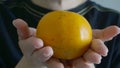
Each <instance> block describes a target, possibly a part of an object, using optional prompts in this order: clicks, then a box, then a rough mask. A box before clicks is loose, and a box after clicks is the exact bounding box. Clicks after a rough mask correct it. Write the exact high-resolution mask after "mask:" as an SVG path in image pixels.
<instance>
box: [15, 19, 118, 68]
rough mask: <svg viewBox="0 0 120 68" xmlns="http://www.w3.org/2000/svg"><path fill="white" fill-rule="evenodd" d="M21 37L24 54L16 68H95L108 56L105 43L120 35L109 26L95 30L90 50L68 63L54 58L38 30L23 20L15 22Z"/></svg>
mask: <svg viewBox="0 0 120 68" xmlns="http://www.w3.org/2000/svg"><path fill="white" fill-rule="evenodd" d="M13 25H14V26H15V27H16V29H17V32H18V36H19V46H20V48H21V50H22V52H23V58H22V59H21V61H20V62H19V63H18V64H17V66H16V68H80V67H81V68H95V67H94V64H99V63H100V62H101V59H102V56H107V53H108V49H107V47H106V46H105V44H104V42H105V41H109V40H111V39H112V38H113V37H115V36H116V35H118V34H119V33H120V28H119V27H117V26H109V27H107V28H105V29H102V30H99V29H95V30H93V40H92V43H91V47H90V48H89V50H88V51H87V52H86V53H85V54H84V55H83V57H79V58H77V59H74V60H71V61H66V60H62V61H60V60H58V59H57V58H53V57H52V55H53V53H54V52H53V50H52V48H51V47H50V46H47V47H43V46H44V42H43V41H42V39H39V38H36V36H35V33H36V29H34V28H30V27H28V25H27V23H26V22H25V21H23V20H21V19H16V20H14V21H13Z"/></svg>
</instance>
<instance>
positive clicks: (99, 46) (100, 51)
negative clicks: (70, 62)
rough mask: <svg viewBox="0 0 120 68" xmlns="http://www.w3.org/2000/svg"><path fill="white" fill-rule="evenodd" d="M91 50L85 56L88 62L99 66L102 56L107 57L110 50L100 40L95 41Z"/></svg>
mask: <svg viewBox="0 0 120 68" xmlns="http://www.w3.org/2000/svg"><path fill="white" fill-rule="evenodd" d="M90 48H91V49H89V50H88V51H87V52H86V53H85V54H84V56H83V57H84V59H85V60H86V61H88V62H91V63H95V64H99V63H100V62H101V59H102V56H107V53H108V48H107V47H106V46H105V45H104V42H103V41H101V40H100V39H93V40H92V43H91V47H90Z"/></svg>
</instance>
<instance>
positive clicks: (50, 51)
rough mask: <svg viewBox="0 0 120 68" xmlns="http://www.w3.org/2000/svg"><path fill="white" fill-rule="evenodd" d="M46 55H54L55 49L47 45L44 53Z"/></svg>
mask: <svg viewBox="0 0 120 68" xmlns="http://www.w3.org/2000/svg"><path fill="white" fill-rule="evenodd" d="M43 55H44V56H45V57H49V56H52V55H53V51H52V49H51V48H50V47H47V50H46V51H45V52H44V53H43Z"/></svg>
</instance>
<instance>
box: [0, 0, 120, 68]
mask: <svg viewBox="0 0 120 68" xmlns="http://www.w3.org/2000/svg"><path fill="white" fill-rule="evenodd" d="M50 11H52V10H48V9H45V8H41V7H38V6H37V5H34V4H33V3H32V2H31V1H29V0H25V1H22V0H21V1H19V2H16V1H12V0H11V1H9V0H8V1H6V2H4V3H3V2H0V68H14V67H15V65H16V64H17V63H18V62H19V60H20V59H21V57H22V53H21V51H20V49H19V46H18V38H17V33H16V29H15V28H14V26H13V25H12V21H13V20H14V19H16V18H21V19H23V20H25V21H26V22H27V23H28V25H29V26H30V27H34V28H36V25H37V23H38V21H39V19H40V18H41V17H42V16H43V15H45V14H46V13H48V12H50ZM69 11H73V12H76V13H79V14H81V15H83V16H84V17H85V18H86V19H87V20H88V21H89V23H90V24H91V26H92V28H93V29H103V28H105V27H108V26H110V25H117V26H120V14H119V13H118V12H117V11H115V10H112V9H108V8H104V7H102V6H100V5H98V4H96V3H94V2H91V1H89V0H88V1H87V2H86V3H84V4H82V5H80V6H78V7H76V8H73V9H71V10H69ZM105 44H106V46H107V47H108V49H109V53H108V56H107V57H103V59H102V62H101V64H97V65H96V68H120V35H118V36H117V37H115V38H113V40H111V41H108V42H105Z"/></svg>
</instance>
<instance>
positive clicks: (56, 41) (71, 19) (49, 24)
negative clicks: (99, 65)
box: [36, 11, 92, 60]
mask: <svg viewBox="0 0 120 68" xmlns="http://www.w3.org/2000/svg"><path fill="white" fill-rule="evenodd" d="M36 35H37V37H38V38H41V39H42V40H43V41H44V45H45V46H47V45H49V46H51V47H52V48H53V51H54V55H53V56H54V57H56V58H60V59H65V60H71V59H75V58H78V57H80V56H82V55H83V54H84V53H85V51H86V50H87V49H88V48H89V45H90V43H91V40H92V29H91V26H90V24H89V23H88V21H87V20H86V19H85V18H84V17H83V16H81V15H80V14H78V13H74V12H70V11H53V12H49V13H48V14H46V15H45V16H43V17H42V19H41V20H40V21H39V24H38V26H37V34H36Z"/></svg>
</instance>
